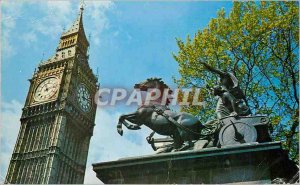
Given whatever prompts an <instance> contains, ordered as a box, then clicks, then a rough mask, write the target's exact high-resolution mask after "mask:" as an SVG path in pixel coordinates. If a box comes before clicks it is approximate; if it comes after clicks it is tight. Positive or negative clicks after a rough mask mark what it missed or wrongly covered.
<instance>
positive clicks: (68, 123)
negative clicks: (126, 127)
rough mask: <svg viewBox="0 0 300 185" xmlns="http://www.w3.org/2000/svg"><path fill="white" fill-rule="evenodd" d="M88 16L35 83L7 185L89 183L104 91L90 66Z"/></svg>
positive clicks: (64, 37)
mask: <svg viewBox="0 0 300 185" xmlns="http://www.w3.org/2000/svg"><path fill="white" fill-rule="evenodd" d="M83 10H84V9H83V6H81V7H80V11H79V14H78V16H77V18H76V20H75V21H74V23H73V24H72V25H71V27H70V28H69V29H68V30H67V31H65V32H63V33H62V35H61V37H60V41H59V44H58V47H57V49H56V51H55V54H54V55H53V56H52V57H50V58H49V59H47V60H45V61H42V62H41V63H40V64H39V66H38V70H37V71H35V73H34V74H33V77H32V78H31V79H30V80H29V81H30V87H29V91H28V95H27V98H26V102H25V105H24V108H23V112H22V116H21V119H20V121H21V127H20V131H19V135H18V139H17V142H16V145H15V148H14V152H13V154H12V158H11V161H10V165H9V169H8V173H7V176H6V180H5V182H6V183H12V184H20V183H21V184H60V183H63V184H70V183H71V184H82V183H83V180H84V174H85V168H86V161H87V154H88V148H89V143H90V138H91V137H92V135H93V129H94V125H95V116H96V104H95V103H94V101H93V97H94V95H95V94H96V91H97V89H98V86H97V77H96V76H95V75H94V73H93V71H92V69H91V68H90V66H89V63H88V59H89V56H88V54H87V51H88V48H89V42H88V40H87V38H86V35H85V32H84V27H83Z"/></svg>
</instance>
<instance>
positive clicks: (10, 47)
mask: <svg viewBox="0 0 300 185" xmlns="http://www.w3.org/2000/svg"><path fill="white" fill-rule="evenodd" d="M25 4H26V5H29V6H30V7H32V9H34V10H35V11H37V13H36V14H31V15H32V17H28V16H27V13H28V11H30V9H25V6H24V5H25ZM76 5H79V1H77V2H76V3H73V2H72V1H53V0H52V1H46V2H40V1H3V3H2V6H3V7H2V8H3V11H2V18H1V22H2V30H1V31H2V40H1V41H2V44H1V47H2V48H1V51H2V54H3V55H4V56H6V57H10V56H13V55H14V54H16V53H17V52H18V51H16V48H17V47H16V45H14V44H15V43H18V42H15V43H13V42H12V39H14V38H16V37H18V39H20V40H21V41H25V42H28V41H30V42H36V41H37V40H38V39H36V38H38V36H37V35H38V34H42V35H44V36H47V37H48V38H49V37H50V38H51V39H58V37H59V36H60V34H61V33H62V31H63V28H65V29H68V28H69V27H70V25H71V24H72V23H73V21H74V20H75V17H76V15H77V13H78V11H79V7H77V6H76ZM113 5H114V4H113V2H111V1H87V2H86V6H85V9H86V10H85V12H84V14H85V15H84V19H85V20H88V21H89V25H88V26H85V28H86V31H88V32H87V33H86V34H87V35H88V34H91V36H92V41H93V42H94V44H96V45H99V43H100V38H101V36H100V34H101V33H102V31H103V30H104V29H106V28H108V26H109V20H108V18H107V16H106V11H107V10H109V9H111V8H112V7H113ZM26 7H27V6H26ZM25 11H26V12H25ZM25 13H26V14H25ZM25 15H26V16H25ZM17 20H20V21H21V22H22V23H23V24H24V25H22V26H24V29H17V28H20V27H19V25H16V24H17V23H19V22H17ZM25 28H26V29H25ZM28 29H29V30H30V32H29V33H23V30H28ZM13 32H15V33H13ZM14 34H15V35H14Z"/></svg>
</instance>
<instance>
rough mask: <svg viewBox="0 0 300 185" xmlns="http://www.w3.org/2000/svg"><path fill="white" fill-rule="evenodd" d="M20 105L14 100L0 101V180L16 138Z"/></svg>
mask: <svg viewBox="0 0 300 185" xmlns="http://www.w3.org/2000/svg"><path fill="white" fill-rule="evenodd" d="M21 109H22V105H21V103H19V102H18V101H16V100H13V101H11V102H1V119H0V120H1V122H0V128H1V131H0V142H1V145H0V148H1V149H0V151H1V153H0V182H1V181H3V180H4V178H5V176H6V172H7V168H8V165H9V161H10V158H11V155H12V152H13V149H14V145H15V142H16V140H17V136H18V132H19V128H20V121H19V120H20V117H21Z"/></svg>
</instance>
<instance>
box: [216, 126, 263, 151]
mask: <svg viewBox="0 0 300 185" xmlns="http://www.w3.org/2000/svg"><path fill="white" fill-rule="evenodd" d="M256 139H257V131H256V129H255V127H254V126H252V125H250V124H247V123H243V122H235V123H233V122H231V123H228V124H226V125H224V126H223V127H222V128H221V130H220V132H219V141H220V144H221V146H225V145H235V144H243V143H250V142H255V141H256Z"/></svg>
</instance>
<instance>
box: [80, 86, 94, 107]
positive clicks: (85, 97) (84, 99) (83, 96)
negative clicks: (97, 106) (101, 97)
mask: <svg viewBox="0 0 300 185" xmlns="http://www.w3.org/2000/svg"><path fill="white" fill-rule="evenodd" d="M77 100H78V103H79V105H80V108H81V109H82V110H83V111H84V112H88V111H89V110H90V108H91V96H90V93H89V91H88V90H87V88H86V87H85V86H84V85H83V84H81V85H79V86H78V88H77Z"/></svg>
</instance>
